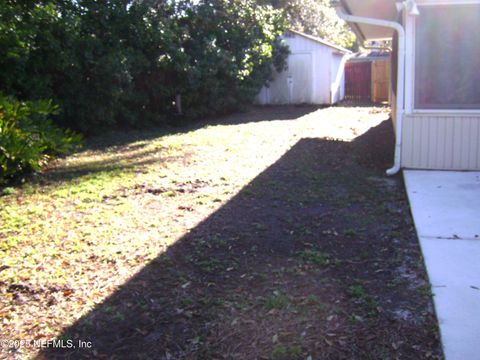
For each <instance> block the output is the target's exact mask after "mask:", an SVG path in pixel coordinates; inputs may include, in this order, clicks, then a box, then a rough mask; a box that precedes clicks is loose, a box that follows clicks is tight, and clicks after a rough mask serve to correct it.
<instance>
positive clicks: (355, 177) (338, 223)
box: [42, 124, 440, 360]
mask: <svg viewBox="0 0 480 360" xmlns="http://www.w3.org/2000/svg"><path fill="white" fill-rule="evenodd" d="M385 131H386V132H387V133H388V126H385V125H384V124H382V125H381V126H380V127H379V128H377V129H372V130H371V131H370V132H369V133H367V134H366V135H364V136H363V137H362V138H361V139H357V141H356V142H353V143H346V142H341V141H328V140H322V139H302V140H300V141H299V142H298V143H297V144H296V145H295V146H294V147H292V148H291V149H290V150H289V151H288V152H287V153H286V154H285V155H284V156H283V157H282V158H281V159H279V160H278V161H277V162H276V163H275V164H273V165H272V166H271V167H269V168H268V169H266V170H265V171H264V172H263V173H262V174H260V175H259V176H258V177H257V178H255V179H254V180H253V181H252V182H251V183H250V184H249V185H248V186H246V187H245V188H244V189H242V191H241V192H240V193H238V194H237V195H236V196H235V197H234V198H232V199H231V200H230V201H229V202H228V203H227V204H225V205H224V206H223V207H222V208H221V209H219V210H218V211H217V212H215V213H214V214H213V215H211V216H210V217H208V218H207V219H205V220H204V221H203V222H202V223H201V224H199V225H198V226H197V227H196V228H195V229H193V230H192V231H191V232H190V233H188V234H187V235H185V236H184V237H182V238H181V239H179V240H178V241H177V242H176V243H175V244H173V245H172V246H171V247H170V248H169V250H168V251H167V252H166V253H163V254H160V255H159V256H158V258H157V259H155V260H154V261H153V262H151V263H150V264H148V265H147V266H146V267H145V268H144V269H143V270H142V271H140V272H139V273H138V274H137V275H135V276H134V277H133V278H132V279H131V280H130V281H128V282H127V283H125V284H124V285H123V286H122V287H121V288H120V289H119V290H118V291H117V292H116V293H114V294H113V295H111V296H110V297H109V298H107V299H106V300H105V301H104V302H103V303H101V304H100V305H98V306H97V307H96V308H95V309H94V310H93V311H91V312H90V313H89V314H88V315H86V316H84V317H83V318H81V319H80V320H79V321H78V322H76V323H75V324H73V325H72V326H71V327H70V328H69V329H67V330H66V331H65V332H64V334H63V335H62V336H61V338H62V339H74V340H75V342H76V341H77V340H79V339H81V340H83V341H91V342H92V345H93V347H92V348H91V349H79V348H76V349H69V350H68V349H64V350H60V349H47V350H45V351H43V353H42V356H43V357H44V358H49V359H50V358H52V359H53V358H72V359H78V358H115V359H120V358H123V359H175V360H177V359H289V360H293V359H305V358H307V356H309V355H310V356H312V359H378V358H402V359H418V358H424V355H425V354H426V353H427V352H428V353H430V354H432V356H437V355H438V356H440V347H439V342H438V339H437V330H436V323H435V319H434V316H433V314H432V311H431V303H430V301H431V299H430V298H428V297H425V296H424V295H422V294H420V293H419V291H417V287H416V286H417V285H418V284H416V283H415V281H418V282H420V283H421V282H422V281H424V280H423V279H424V269H423V267H422V261H421V257H420V253H419V249H418V246H417V241H416V237H415V234H414V232H413V230H412V224H411V219H410V217H409V215H408V214H409V213H408V204H407V202H406V199H405V196H404V192H403V188H402V186H401V182H400V180H399V179H398V178H397V179H393V180H389V181H383V170H384V169H383V168H379V167H378V165H377V164H376V163H375V162H373V163H372V162H371V159H370V160H369V159H363V160H365V161H364V162H362V161H360V162H359V161H358V160H359V157H358V156H357V155H358V152H359V151H363V152H365V153H366V151H365V149H367V148H368V143H369V142H374V143H378V140H379V139H378V137H382V136H385V134H386V133H385ZM367 140H369V141H367ZM385 145H387V147H386V148H384V149H380V148H377V149H376V150H375V151H380V152H381V154H382V156H383V152H384V151H390V152H391V147H392V143H391V142H390V143H388V144H387V143H386V142H385ZM372 151H373V152H372V153H371V155H369V156H372V157H373V156H374V150H372ZM360 160H362V159H360ZM380 162H382V161H380ZM366 163H368V164H369V166H366V165H365V164H366ZM372 179H373V180H372ZM402 266H407V267H408V269H409V271H410V272H411V274H415V276H416V277H414V278H415V279H417V280H410V281H399V279H398V271H397V270H398V268H400V267H402ZM410 279H412V277H411V278H410ZM402 311H404V312H402ZM408 312H410V313H411V316H410V317H409V316H403V315H402V316H399V315H398V314H404V313H407V314H408ZM392 344H393V345H392Z"/></svg>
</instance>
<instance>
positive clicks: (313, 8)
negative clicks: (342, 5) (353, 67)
mask: <svg viewBox="0 0 480 360" xmlns="http://www.w3.org/2000/svg"><path fill="white" fill-rule="evenodd" d="M268 3H270V4H272V5H273V6H274V7H275V8H279V9H284V10H285V13H286V16H287V20H288V24H289V26H290V28H292V29H294V30H298V31H301V32H304V33H307V34H311V35H315V36H318V37H320V38H323V39H325V40H328V41H330V42H332V43H334V44H337V45H339V46H343V47H345V48H348V49H352V50H355V49H356V48H357V44H356V42H355V35H354V34H353V33H352V32H351V31H350V29H349V27H348V25H347V24H346V23H345V22H344V21H343V20H341V19H340V18H339V17H338V16H337V14H336V12H335V9H334V8H332V6H331V5H330V1H329V0H270V1H268Z"/></svg>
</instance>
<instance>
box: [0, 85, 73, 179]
mask: <svg viewBox="0 0 480 360" xmlns="http://www.w3.org/2000/svg"><path fill="white" fill-rule="evenodd" d="M57 112H58V107H57V106H55V105H53V104H52V102H51V101H49V100H38V101H27V102H21V101H18V100H16V99H14V98H12V97H7V96H3V95H1V94H0V183H5V182H6V181H7V180H8V179H11V178H12V177H13V176H15V175H17V174H19V173H22V172H25V171H29V170H39V169H40V168H41V167H42V166H43V165H45V164H46V163H47V161H48V160H49V159H50V158H51V157H53V156H55V155H59V154H65V153H67V152H69V151H70V150H72V149H73V148H75V147H76V146H77V145H79V143H80V140H81V139H80V136H79V135H76V134H74V133H72V132H70V131H63V130H61V129H60V128H58V127H56V126H55V125H53V123H52V121H51V119H50V117H51V116H52V115H55V114H56V113H57Z"/></svg>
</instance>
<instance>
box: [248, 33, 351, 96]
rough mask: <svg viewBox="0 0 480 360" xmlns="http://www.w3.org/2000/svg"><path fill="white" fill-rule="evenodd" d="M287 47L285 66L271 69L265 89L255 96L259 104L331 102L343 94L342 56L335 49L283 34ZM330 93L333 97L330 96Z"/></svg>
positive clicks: (344, 56)
mask: <svg viewBox="0 0 480 360" xmlns="http://www.w3.org/2000/svg"><path fill="white" fill-rule="evenodd" d="M283 39H284V40H285V42H286V43H287V44H288V46H289V47H290V52H291V54H290V55H289V57H288V60H287V61H288V69H287V70H286V71H283V72H281V73H277V72H276V71H274V79H273V81H271V82H270V86H269V88H266V87H263V88H262V89H261V91H260V93H259V94H258V95H257V99H256V101H257V102H258V103H260V104H263V105H265V104H290V103H291V104H298V103H311V104H331V103H332V99H333V100H334V101H333V102H337V101H340V100H342V99H343V98H344V95H345V78H344V75H343V70H344V62H345V61H344V59H345V58H346V55H341V54H340V53H339V52H338V50H336V49H334V48H332V47H330V46H327V45H324V44H321V43H318V42H316V41H314V40H311V39H308V38H305V37H303V36H300V35H296V34H295V35H293V36H285V37H283ZM333 95H334V96H333Z"/></svg>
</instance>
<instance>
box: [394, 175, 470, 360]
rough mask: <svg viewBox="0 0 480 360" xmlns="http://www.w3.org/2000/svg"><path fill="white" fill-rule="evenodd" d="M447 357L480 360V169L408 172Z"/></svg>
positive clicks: (414, 210)
mask: <svg viewBox="0 0 480 360" xmlns="http://www.w3.org/2000/svg"><path fill="white" fill-rule="evenodd" d="M404 178H405V184H406V188H407V193H408V198H409V200H410V206H411V209H412V214H413V219H414V221H415V226H416V228H417V234H418V237H419V239H420V245H421V248H422V252H423V256H424V258H425V264H426V267H427V272H428V276H429V278H430V283H431V284H432V291H433V293H434V298H433V300H434V303H435V310H436V312H437V317H438V321H439V324H440V332H441V336H442V343H443V348H444V352H445V357H446V359H447V360H476V359H480V172H453V171H448V172H447V171H419V170H405V171H404Z"/></svg>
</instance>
